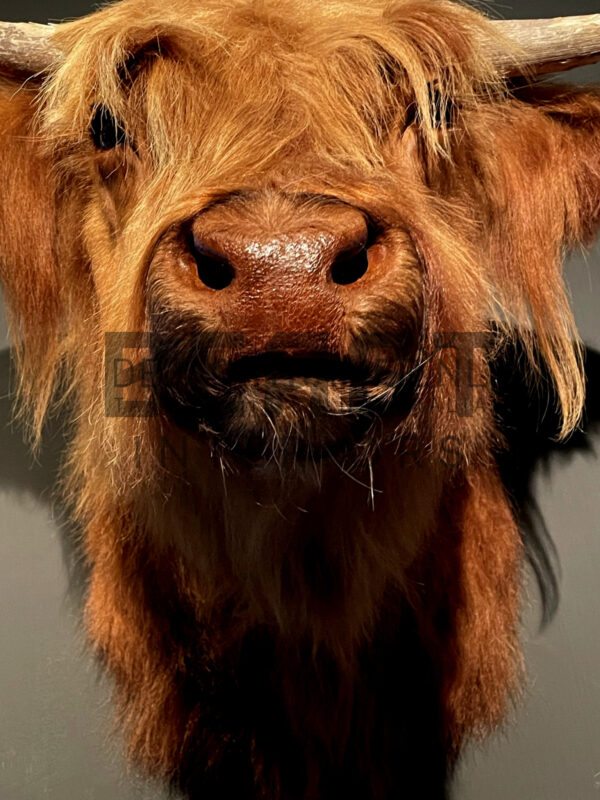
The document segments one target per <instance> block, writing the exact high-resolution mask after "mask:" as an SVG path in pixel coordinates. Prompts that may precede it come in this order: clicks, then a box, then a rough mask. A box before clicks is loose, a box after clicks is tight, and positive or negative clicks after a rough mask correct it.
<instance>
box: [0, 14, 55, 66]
mask: <svg viewBox="0 0 600 800" xmlns="http://www.w3.org/2000/svg"><path fill="white" fill-rule="evenodd" d="M54 30H55V28H54V25H38V24H37V23H35V22H0V70H2V68H3V67H6V68H8V69H11V70H16V71H17V72H24V73H28V74H30V75H31V74H36V73H43V72H45V70H47V69H48V67H49V66H50V65H51V64H52V63H53V62H54V61H55V60H56V59H57V57H58V50H56V48H54V47H53V46H52V43H51V37H52V34H53V33H54Z"/></svg>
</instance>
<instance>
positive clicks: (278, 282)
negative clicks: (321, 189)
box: [190, 219, 369, 294]
mask: <svg viewBox="0 0 600 800" xmlns="http://www.w3.org/2000/svg"><path fill="white" fill-rule="evenodd" d="M338 221H340V220H338ZM352 222H353V223H354V224H352V225H348V226H347V227H346V228H342V229H339V228H338V229H337V230H336V229H335V228H334V226H333V225H330V226H317V227H315V226H314V225H313V226H311V227H310V228H309V229H307V230H296V231H293V230H292V231H283V232H278V233H268V232H266V231H261V232H259V231H256V232H252V233H244V232H242V231H240V230H239V229H238V230H227V229H226V230H224V231H211V230H210V228H208V229H207V227H206V225H205V221H204V220H202V223H201V224H199V225H195V226H194V229H193V231H192V237H191V240H190V249H191V252H192V255H193V257H194V260H195V262H196V268H197V270H198V277H199V278H200V281H201V282H202V283H203V284H204V285H205V286H207V287H208V288H210V289H215V290H217V291H222V290H224V289H227V288H228V287H230V286H232V284H236V283H237V284H238V286H239V288H245V289H249V290H251V291H252V293H253V294H256V293H257V292H265V291H267V292H268V293H271V292H272V291H276V292H277V293H281V292H283V293H287V292H290V291H291V292H292V293H293V294H297V293H298V292H299V291H300V290H301V289H303V288H307V287H308V286H309V285H313V287H314V288H317V287H318V286H322V285H323V284H327V283H330V284H335V285H338V286H347V285H349V284H352V283H356V282H357V281H358V280H360V278H362V277H363V275H364V274H365V273H366V272H367V270H368V266H369V263H368V257H367V238H368V231H367V227H366V224H365V223H364V220H362V219H359V220H356V219H353V220H352Z"/></svg>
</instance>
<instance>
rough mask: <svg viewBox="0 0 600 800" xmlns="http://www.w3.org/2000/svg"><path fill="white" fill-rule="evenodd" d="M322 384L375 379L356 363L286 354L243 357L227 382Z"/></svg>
mask: <svg viewBox="0 0 600 800" xmlns="http://www.w3.org/2000/svg"><path fill="white" fill-rule="evenodd" d="M261 379H262V380H274V381H277V380H285V381H294V380H318V381H325V382H328V383H333V382H337V381H339V382H344V383H351V384H361V385H365V384H371V383H372V382H373V376H372V375H368V374H367V371H366V370H365V369H362V368H361V367H360V366H357V365H356V364H355V363H353V362H351V361H349V360H347V359H343V358H340V357H339V356H335V355H329V354H327V353H314V354H312V353H309V354H305V355H293V356H292V355H289V354H288V353H284V352H271V353H259V354H257V355H251V356H242V357H241V358H238V359H237V360H236V361H234V362H233V363H231V364H230V365H229V368H228V370H227V381H228V382H229V383H230V384H245V383H250V382H251V381H255V380H261Z"/></svg>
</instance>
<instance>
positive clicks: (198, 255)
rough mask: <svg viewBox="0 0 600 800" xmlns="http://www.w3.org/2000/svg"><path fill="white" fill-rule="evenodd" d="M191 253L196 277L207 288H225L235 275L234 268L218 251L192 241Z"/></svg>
mask: <svg viewBox="0 0 600 800" xmlns="http://www.w3.org/2000/svg"><path fill="white" fill-rule="evenodd" d="M191 250H192V254H193V256H194V260H195V261H196V269H197V270H198V277H199V278H200V280H201V281H202V283H203V284H204V285H205V286H208V287H209V289H217V290H219V291H220V290H221V289H226V288H227V287H228V286H229V285H230V284H231V283H232V282H233V279H234V277H235V270H234V269H233V267H232V266H231V264H230V263H229V261H227V259H226V258H223V256H222V255H221V254H220V253H217V252H215V251H214V250H212V249H211V248H209V247H206V246H205V245H203V244H202V243H199V242H196V241H194V242H193V244H192V248H191Z"/></svg>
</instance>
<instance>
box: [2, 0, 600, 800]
mask: <svg viewBox="0 0 600 800" xmlns="http://www.w3.org/2000/svg"><path fill="white" fill-rule="evenodd" d="M594 60H600V15H593V16H590V17H583V18H582V17H577V18H576V17H573V18H568V17H567V18H562V19H560V20H529V21H520V22H519V21H492V20H490V19H488V18H487V17H485V16H484V15H482V14H480V13H479V12H476V11H474V10H472V9H470V8H468V7H466V6H464V5H461V4H459V3H454V2H446V0H398V1H397V2H384V0H373V1H372V2H368V3H366V2H363V1H362V0H360V1H359V0H333V1H332V2H317V1H316V0H302V1H301V0H277V1H276V0H174V2H172V3H169V4H164V3H162V2H157V1H156V0H123V1H122V2H117V3H114V4H111V5H108V6H106V7H104V8H102V9H101V10H100V11H98V12H96V13H94V14H91V15H90V16H88V17H84V18H82V19H79V20H76V21H74V22H69V23H65V24H61V25H56V26H40V25H33V24H10V23H2V24H0V186H1V192H0V279H1V281H2V287H3V291H4V294H5V297H6V301H7V308H8V312H9V318H10V323H11V333H12V341H13V346H14V353H15V359H16V364H17V369H18V376H19V391H18V399H17V411H18V413H19V415H20V416H21V417H22V419H23V420H25V421H26V422H27V425H28V430H29V432H30V437H31V441H32V445H33V446H34V447H35V444H36V442H38V441H39V437H40V434H41V431H42V427H43V424H44V420H45V419H46V417H47V414H48V412H49V410H50V409H53V408H56V407H57V405H58V406H60V405H62V407H63V409H65V410H66V413H67V414H68V417H69V419H70V425H69V432H68V438H69V443H68V449H67V454H66V457H65V463H64V466H63V470H62V481H61V491H62V495H63V497H64V500H65V502H66V503H67V504H68V505H69V508H70V513H71V516H72V519H73V520H74V521H75V522H76V523H77V524H78V526H79V527H80V529H81V532H82V547H83V550H84V552H85V558H86V561H87V564H88V566H89V585H88V587H87V597H86V610H85V619H86V626H87V631H88V635H89V641H90V643H91V645H92V646H93V648H94V650H95V651H96V652H97V654H98V656H99V658H100V659H101V660H102V662H103V664H104V665H105V667H106V669H107V671H108V672H109V673H110V675H111V676H112V679H113V684H114V690H115V705H116V707H117V709H118V715H119V720H120V722H121V724H122V728H123V731H124V736H125V739H126V742H127V746H128V749H129V753H130V757H131V759H132V761H133V762H135V763H136V764H137V765H139V766H141V767H142V768H143V769H145V770H146V771H147V772H148V773H149V774H152V775H155V776H158V777H160V778H162V779H164V780H165V781H168V782H169V783H170V784H171V785H172V786H174V787H176V788H177V789H179V790H180V791H181V792H182V793H183V794H184V796H187V797H189V798H192V799H196V798H207V799H208V798H222V797H236V798H238V800H255V799H258V798H264V800H317V798H320V800H336V799H337V798H340V797H343V798H346V800H350V799H351V798H357V800H358V798H360V800H366V798H369V800H387V799H388V798H392V797H400V796H402V797H424V798H444V797H446V796H447V794H446V793H447V786H448V781H449V779H450V777H451V775H452V770H453V767H454V765H455V763H456V761H457V758H458V757H459V755H460V752H461V748H462V747H463V745H464V743H465V742H466V741H468V740H470V739H473V738H477V737H482V736H484V735H486V734H487V733H489V732H490V731H491V730H493V729H494V727H495V726H497V725H498V724H499V723H500V722H501V721H502V719H503V718H504V717H505V714H506V711H507V708H508V705H509V703H510V702H511V700H512V699H513V698H515V697H516V696H518V691H519V686H520V685H521V681H522V672H523V670H522V664H521V656H520V648H519V642H518V636H517V630H518V618H519V595H520V582H521V573H522V565H523V562H524V559H525V557H526V553H525V546H524V541H523V537H522V535H521V533H520V531H519V524H518V513H517V508H516V504H515V498H514V497H513V495H512V492H511V490H510V486H509V485H508V484H509V482H510V481H509V478H508V477H507V475H506V471H503V470H502V469H501V464H502V458H503V453H505V452H506V449H507V442H508V439H507V434H506V431H505V430H504V429H503V424H502V418H501V415H500V414H499V412H498V407H499V406H498V399H499V397H501V396H502V392H503V383H502V379H501V378H499V377H498V375H499V374H500V375H501V372H500V373H499V372H498V371H497V369H496V365H497V364H498V363H499V362H501V361H502V360H503V359H504V360H505V359H506V358H510V354H511V353H513V354H515V353H517V352H518V353H519V362H520V364H521V365H523V364H524V365H525V366H524V367H522V369H523V371H524V373H525V379H526V385H527V391H528V392H530V394H531V395H532V396H533V395H535V393H536V392H538V391H539V388H538V387H539V385H540V383H542V382H544V383H545V384H546V385H547V387H548V392H549V393H550V395H551V397H552V398H553V402H554V405H555V406H556V420H557V426H556V430H554V431H553V434H554V435H555V436H556V437H557V439H558V440H566V438H567V437H568V436H569V435H570V434H571V433H572V432H573V431H574V430H576V429H577V426H578V425H579V422H580V418H581V414H582V408H583V404H584V395H585V381H584V376H583V367H582V348H581V345H580V342H579V339H578V335H577V331H576V328H575V323H574V321H573V316H572V313H571V310H570V308H569V303H568V299H567V294H566V291H565V286H564V284H563V278H562V261H563V258H564V255H565V253H566V252H568V250H569V249H570V248H572V247H575V246H580V245H581V244H589V243H591V242H592V240H593V237H594V235H595V232H596V229H597V227H598V223H599V221H600V93H599V92H598V91H596V90H595V89H590V88H586V89H583V88H577V87H572V86H567V85H565V84H560V85H559V84H553V83H552V82H551V80H549V79H548V78H547V76H548V74H552V73H554V72H559V71H564V70H567V69H569V68H570V67H574V66H577V65H579V64H583V63H591V62H593V61H594Z"/></svg>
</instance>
